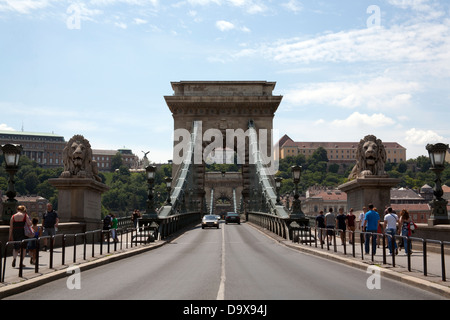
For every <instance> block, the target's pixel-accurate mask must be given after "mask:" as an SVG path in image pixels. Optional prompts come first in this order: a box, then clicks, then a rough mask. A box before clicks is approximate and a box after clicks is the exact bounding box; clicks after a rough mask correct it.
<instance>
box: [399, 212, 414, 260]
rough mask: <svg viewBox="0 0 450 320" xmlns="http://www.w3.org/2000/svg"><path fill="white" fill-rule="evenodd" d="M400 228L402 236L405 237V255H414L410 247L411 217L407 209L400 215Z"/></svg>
mask: <svg viewBox="0 0 450 320" xmlns="http://www.w3.org/2000/svg"><path fill="white" fill-rule="evenodd" d="M399 226H400V228H401V234H402V237H403V245H404V247H405V254H406V255H407V254H408V253H412V251H411V247H410V245H408V242H409V241H408V239H405V237H406V238H409V237H410V236H411V217H410V216H409V212H408V210H406V209H403V210H402V212H401V213H400V220H399Z"/></svg>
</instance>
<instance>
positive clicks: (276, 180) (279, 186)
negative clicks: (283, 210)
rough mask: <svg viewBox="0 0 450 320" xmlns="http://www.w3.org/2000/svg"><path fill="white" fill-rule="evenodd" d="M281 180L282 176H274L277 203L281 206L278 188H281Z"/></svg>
mask: <svg viewBox="0 0 450 320" xmlns="http://www.w3.org/2000/svg"><path fill="white" fill-rule="evenodd" d="M282 181H283V178H280V177H276V178H275V189H276V191H277V205H279V206H281V205H282V204H281V199H280V189H281V182H282Z"/></svg>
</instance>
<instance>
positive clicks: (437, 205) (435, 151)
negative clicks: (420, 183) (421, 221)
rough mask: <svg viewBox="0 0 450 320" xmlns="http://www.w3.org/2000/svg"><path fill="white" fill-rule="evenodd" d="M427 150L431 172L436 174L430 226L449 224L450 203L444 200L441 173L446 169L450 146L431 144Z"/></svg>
mask: <svg viewBox="0 0 450 320" xmlns="http://www.w3.org/2000/svg"><path fill="white" fill-rule="evenodd" d="M426 149H427V151H428V154H429V156H430V160H431V168H430V170H431V171H433V172H434V173H435V174H436V180H435V182H436V184H435V186H434V196H435V199H433V200H432V201H431V202H430V206H431V216H430V219H429V225H436V224H449V223H450V219H449V217H448V211H447V203H448V201H447V200H445V199H443V198H442V196H443V195H444V191H443V190H442V181H441V173H442V171H444V169H445V155H446V154H447V151H448V149H449V145H448V144H443V143H437V144H429V145H427V147H426Z"/></svg>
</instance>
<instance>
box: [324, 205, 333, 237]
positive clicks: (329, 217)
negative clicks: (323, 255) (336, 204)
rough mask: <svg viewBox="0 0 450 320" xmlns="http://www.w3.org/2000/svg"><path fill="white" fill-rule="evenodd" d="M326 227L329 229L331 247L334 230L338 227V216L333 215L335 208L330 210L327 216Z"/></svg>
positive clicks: (328, 235)
mask: <svg viewBox="0 0 450 320" xmlns="http://www.w3.org/2000/svg"><path fill="white" fill-rule="evenodd" d="M325 225H326V227H327V238H328V244H329V245H331V242H332V239H333V235H334V228H335V227H336V215H335V214H334V213H333V208H329V209H328V213H327V214H326V215H325Z"/></svg>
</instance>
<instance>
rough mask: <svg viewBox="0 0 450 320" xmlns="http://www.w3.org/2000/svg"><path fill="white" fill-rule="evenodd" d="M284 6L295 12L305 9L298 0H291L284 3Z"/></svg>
mask: <svg viewBox="0 0 450 320" xmlns="http://www.w3.org/2000/svg"><path fill="white" fill-rule="evenodd" d="M282 6H283V7H284V8H286V9H287V10H289V11H292V12H294V13H299V12H300V11H302V10H303V6H302V5H301V3H300V2H298V1H297V0H289V2H286V3H283V4H282Z"/></svg>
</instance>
